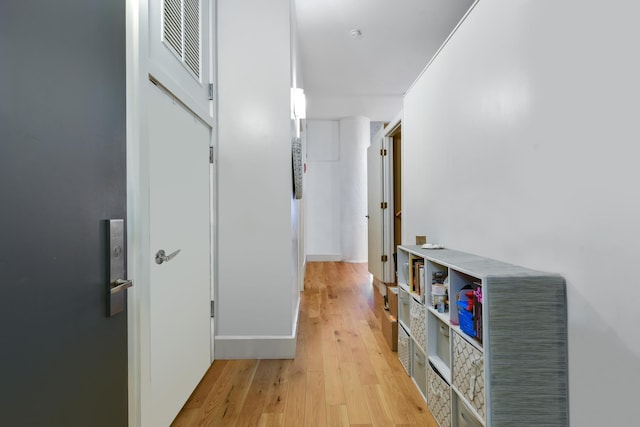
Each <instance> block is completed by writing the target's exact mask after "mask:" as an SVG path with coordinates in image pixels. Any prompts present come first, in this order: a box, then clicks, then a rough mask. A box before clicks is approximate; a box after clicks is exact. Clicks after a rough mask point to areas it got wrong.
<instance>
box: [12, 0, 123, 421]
mask: <svg viewBox="0 0 640 427" xmlns="http://www.w3.org/2000/svg"><path fill="white" fill-rule="evenodd" d="M125 48H126V46H125V1H124V0H120V1H90V2H88V1H84V0H67V1H63V2H59V1H55V2H48V1H39V2H34V1H25V0H3V1H1V2H0V200H2V202H1V206H0V274H1V277H0V425H2V426H67V427H81V426H82V427H84V426H93V427H124V426H126V425H127V420H128V415H127V412H128V411H127V313H126V310H124V308H125V307H126V305H124V304H123V310H121V311H120V312H119V313H114V315H113V316H110V315H109V314H110V294H111V291H112V290H115V292H114V293H115V294H118V297H123V301H124V295H126V293H127V292H130V291H127V290H126V289H124V288H123V287H120V288H117V286H120V285H116V286H112V283H111V281H110V277H109V257H110V252H111V251H110V248H109V238H110V235H109V227H108V222H107V220H109V219H112V218H114V219H124V218H125V214H126V173H127V171H126V158H125V153H126V140H125V135H126V109H125V108H126V104H125V101H126V98H125V96H126V87H125V76H126V73H125ZM123 247H124V246H123ZM116 253H117V251H116ZM125 255H126V254H124V253H121V254H118V257H121V258H124V257H125ZM122 276H124V274H123V275H122ZM122 276H120V277H118V278H117V280H125V281H126V277H122ZM125 287H126V285H125ZM116 288H117V289H116ZM134 289H135V288H134Z"/></svg>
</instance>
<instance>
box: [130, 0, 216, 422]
mask: <svg viewBox="0 0 640 427" xmlns="http://www.w3.org/2000/svg"><path fill="white" fill-rule="evenodd" d="M151 1H158V0H125V2H126V55H127V59H126V63H127V65H126V76H127V77H126V80H127V96H126V103H127V115H126V121H127V125H126V126H127V149H126V153H127V218H128V221H127V250H128V258H127V262H128V270H129V271H128V272H129V278H130V279H132V280H133V282H134V283H135V286H134V287H133V288H131V289H130V290H129V298H128V310H129V316H128V347H129V350H128V351H129V355H128V365H129V367H128V369H129V426H136V427H147V426H150V418H149V417H148V416H147V414H149V413H150V411H151V410H152V409H153V408H151V404H150V399H149V394H150V391H151V384H150V366H149V358H150V352H151V348H150V339H149V329H150V326H151V325H150V307H149V304H150V300H151V289H150V275H151V271H150V268H149V266H150V265H151V262H152V259H151V258H152V254H151V250H152V248H151V247H150V241H149V237H150V221H149V219H150V214H151V212H150V210H149V200H150V191H149V190H150V185H151V182H150V174H149V172H150V163H149V144H150V141H149V131H148V122H147V118H148V116H147V111H148V103H149V93H148V91H149V90H150V89H151V88H150V85H149V79H150V77H151V76H152V75H153V64H152V63H151V62H150V60H149V29H150V26H149V5H150V2H151ZM203 1H210V2H211V7H210V16H209V17H208V19H209V20H210V23H211V28H212V30H213V31H212V37H211V47H212V50H214V47H215V45H216V38H215V25H214V24H215V11H216V1H215V0H203ZM206 18H207V17H205V19H206ZM211 56H212V58H211V59H210V60H211V72H212V75H211V81H213V82H215V62H214V57H215V55H211ZM161 83H162V84H163V85H166V86H169V87H168V89H169V90H170V91H171V92H174V93H175V92H178V94H179V93H181V89H180V88H175V87H171V82H169V84H167V82H161ZM214 92H215V90H214ZM188 107H190V106H188ZM216 108H217V106H216V103H215V102H211V109H210V111H208V112H205V111H203V110H202V109H201V108H191V109H192V111H194V112H195V113H196V114H197V115H198V116H199V117H200V119H201V120H202V121H203V122H205V123H206V124H208V125H209V126H211V128H212V132H211V141H210V146H211V147H214V151H215V147H216V145H217V129H216V127H215V126H214V124H215V123H214V119H213V118H214V117H216V115H217V111H216ZM214 158H215V152H214ZM211 179H212V182H213V183H214V185H213V187H212V188H211V191H212V194H211V198H212V200H213V204H212V209H213V210H212V211H211V212H210V214H211V239H212V240H211V242H212V245H211V251H212V252H211V259H212V261H213V264H212V266H211V267H212V268H213V272H214V274H213V276H212V278H211V280H212V283H211V287H212V295H214V296H215V292H216V286H215V284H216V283H217V234H216V228H215V227H216V226H217V225H216V217H217V215H216V210H217V206H216V200H217V184H216V183H217V167H216V163H215V162H214V165H213V167H212V178H211ZM212 325H213V322H212ZM214 333H215V332H212V337H213V334H214ZM211 358H212V360H213V353H212V355H211Z"/></svg>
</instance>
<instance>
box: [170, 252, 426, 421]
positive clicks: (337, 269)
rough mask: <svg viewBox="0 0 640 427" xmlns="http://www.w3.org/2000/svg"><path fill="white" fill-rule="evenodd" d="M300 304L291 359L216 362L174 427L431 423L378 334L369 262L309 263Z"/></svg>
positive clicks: (377, 299)
mask: <svg viewBox="0 0 640 427" xmlns="http://www.w3.org/2000/svg"><path fill="white" fill-rule="evenodd" d="M300 304H301V305H300V318H299V324H298V338H297V340H298V341H297V348H296V358H295V359H294V360H218V361H215V362H214V363H213V365H212V366H211V368H210V369H209V371H208V372H207V374H206V375H205V377H204V378H203V379H202V381H201V382H200V384H199V385H198V387H197V389H196V390H195V391H194V392H193V394H192V395H191V397H190V398H189V400H188V401H187V403H186V404H185V406H184V408H183V409H182V411H181V412H180V414H178V417H177V418H176V419H175V421H174V423H173V424H172V427H180V426H185V427H186V426H197V427H200V426H247V427H248V426H251V427H254V426H295V427H301V426H381V427H390V426H427V427H437V424H436V422H435V420H434V419H433V417H432V416H431V414H430V412H429V411H428V410H427V406H426V404H425V403H424V400H423V399H422V397H421V396H420V394H419V392H418V389H417V388H416V387H415V386H414V384H413V382H412V380H411V379H410V378H409V376H408V375H407V374H406V372H405V371H404V369H403V368H402V366H401V365H400V362H399V361H398V358H397V353H395V352H392V351H391V350H390V349H389V347H388V345H387V343H386V342H385V340H384V337H383V336H382V332H381V331H380V317H379V314H377V315H376V313H377V312H376V310H380V308H379V307H380V306H381V304H382V298H381V297H380V295H379V293H378V292H377V290H375V289H374V287H373V285H372V283H371V277H370V275H369V273H368V271H367V265H366V264H348V263H341V262H310V263H307V271H306V276H305V291H304V292H303V293H302V294H301V303H300ZM374 307H375V310H374Z"/></svg>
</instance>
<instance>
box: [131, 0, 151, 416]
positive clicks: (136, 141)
mask: <svg viewBox="0 0 640 427" xmlns="http://www.w3.org/2000/svg"><path fill="white" fill-rule="evenodd" d="M147 7H148V0H126V29H125V32H126V58H127V61H126V81H127V83H126V85H127V88H126V91H127V95H126V104H127V107H126V108H127V111H126V120H127V148H126V150H127V196H126V197H127V268H128V278H129V279H130V280H133V283H134V286H133V287H132V288H131V289H130V290H129V291H128V296H127V297H128V298H127V299H128V304H127V322H128V325H127V341H128V350H127V351H128V361H127V362H128V371H129V374H128V375H129V381H128V382H129V385H128V391H129V393H128V394H129V396H128V406H129V408H128V412H129V422H128V425H129V426H132V427H140V426H142V425H143V414H144V413H146V412H148V411H145V409H144V406H145V402H144V401H143V399H142V395H143V388H144V387H145V386H144V384H147V383H148V378H149V376H148V366H147V365H148V363H147V361H148V352H149V346H148V333H147V334H145V333H144V332H145V331H148V325H149V307H148V304H146V303H145V302H146V301H148V300H149V274H148V273H149V272H148V269H145V268H144V266H145V265H148V263H149V262H150V260H149V256H148V254H149V239H148V237H149V233H148V230H149V228H148V222H149V221H148V217H149V205H148V200H149V192H148V186H149V173H148V172H149V163H148V161H147V160H146V159H148V155H147V149H148V145H147V144H146V142H145V141H147V139H148V138H147V131H146V126H144V125H143V124H144V123H146V119H145V116H144V111H145V98H144V93H145V91H146V87H145V84H148V83H147V78H146V76H147V75H148V72H147V67H148V64H147V59H146V58H147V55H146V52H147V51H148V46H147V32H148V21H147V19H148V18H147ZM145 355H147V357H146V358H145Z"/></svg>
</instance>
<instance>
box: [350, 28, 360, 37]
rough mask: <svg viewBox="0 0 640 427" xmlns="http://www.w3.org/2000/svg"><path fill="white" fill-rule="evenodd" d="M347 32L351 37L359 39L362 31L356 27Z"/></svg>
mask: <svg viewBox="0 0 640 427" xmlns="http://www.w3.org/2000/svg"><path fill="white" fill-rule="evenodd" d="M349 34H350V35H351V37H353V38H354V39H359V38H361V37H362V31H361V30H359V29H358V28H354V29H353V30H351V31H349Z"/></svg>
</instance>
